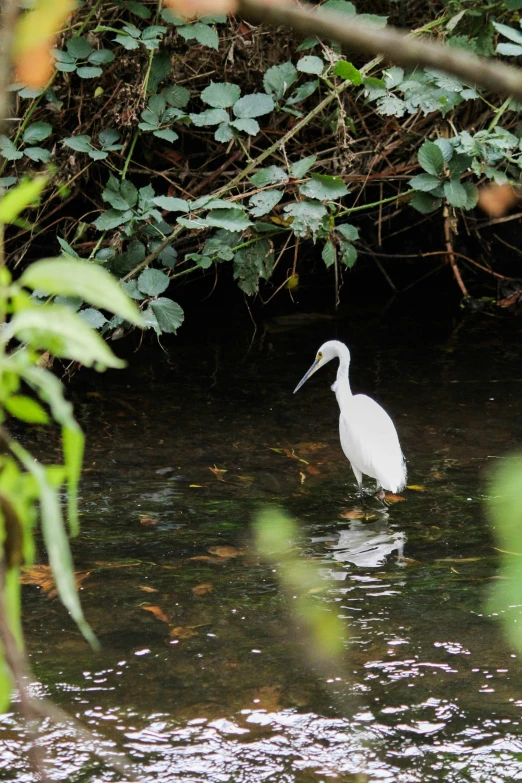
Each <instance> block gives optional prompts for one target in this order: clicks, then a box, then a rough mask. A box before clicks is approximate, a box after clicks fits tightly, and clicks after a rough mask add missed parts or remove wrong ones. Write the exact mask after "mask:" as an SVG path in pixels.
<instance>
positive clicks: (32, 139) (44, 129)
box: [22, 122, 53, 144]
mask: <svg viewBox="0 0 522 783" xmlns="http://www.w3.org/2000/svg"><path fill="white" fill-rule="evenodd" d="M52 132H53V129H52V126H51V125H49V123H48V122H33V123H32V124H31V125H29V126H28V127H27V128H26V129H25V131H24V135H23V137H22V138H23V140H24V142H25V144H38V142H39V141H43V140H44V139H47V138H48V137H49V136H50V135H51V133H52Z"/></svg>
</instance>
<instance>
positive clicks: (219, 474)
mask: <svg viewBox="0 0 522 783" xmlns="http://www.w3.org/2000/svg"><path fill="white" fill-rule="evenodd" d="M209 470H210V471H211V472H212V473H213V474H214V476H215V477H216V478H217V480H218V481H224V480H225V479H224V478H223V473H227V471H226V470H224V469H222V468H216V466H215V465H214V467H213V468H209Z"/></svg>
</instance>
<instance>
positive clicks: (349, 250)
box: [341, 242, 357, 269]
mask: <svg viewBox="0 0 522 783" xmlns="http://www.w3.org/2000/svg"><path fill="white" fill-rule="evenodd" d="M341 261H342V262H343V264H344V265H345V266H347V267H348V269H351V268H352V266H353V265H354V264H355V262H356V261H357V249H356V248H355V247H354V246H353V245H352V243H351V242H341Z"/></svg>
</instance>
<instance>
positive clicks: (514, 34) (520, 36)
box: [493, 22, 522, 44]
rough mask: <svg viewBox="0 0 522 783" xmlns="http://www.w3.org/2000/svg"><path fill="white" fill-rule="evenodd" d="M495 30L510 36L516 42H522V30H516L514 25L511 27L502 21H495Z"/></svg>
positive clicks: (507, 36)
mask: <svg viewBox="0 0 522 783" xmlns="http://www.w3.org/2000/svg"><path fill="white" fill-rule="evenodd" d="M493 27H494V28H495V30H498V32H499V33H500V34H501V35H503V36H505V37H506V38H509V40H510V41H514V42H515V43H516V44H522V32H521V31H520V30H515V29H514V28H513V27H509V26H508V25H507V24H500V22H493Z"/></svg>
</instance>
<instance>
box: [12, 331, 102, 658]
mask: <svg viewBox="0 0 522 783" xmlns="http://www.w3.org/2000/svg"><path fill="white" fill-rule="evenodd" d="M100 339H101V338H100ZM11 448H12V451H13V453H14V454H15V455H16V457H18V459H19V460H20V462H21V463H22V465H23V466H24V468H25V469H26V470H27V471H28V473H30V474H31V475H32V476H34V478H35V480H36V483H37V486H38V497H39V501H40V514H41V520H42V533H43V538H44V543H45V548H46V550H47V554H48V557H49V563H50V565H51V568H52V571H53V576H54V580H55V583H56V588H57V590H58V593H59V595H60V598H61V600H62V602H63V604H64V606H65V607H66V609H67V610H68V611H69V613H70V615H71V617H72V618H73V620H74V621H75V622H76V624H77V625H78V628H79V629H80V631H81V632H82V634H83V635H84V637H85V639H86V640H87V641H88V642H89V643H90V644H91V645H92V646H93V647H94V648H95V649H98V648H99V644H98V641H97V639H96V637H95V636H94V634H93V632H92V631H91V629H90V627H89V625H88V623H87V621H86V620H85V617H84V616H83V612H82V608H81V605H80V601H79V598H78V593H77V591H76V583H75V580H74V568H73V562H72V558H71V550H70V549H69V542H68V540H67V535H66V532H65V527H64V524H63V517H62V511H61V508H60V498H59V495H58V490H57V489H56V488H55V487H53V486H52V484H51V483H50V482H49V480H48V478H47V474H46V471H45V468H44V467H43V466H42V465H41V464H40V463H39V462H38V461H36V460H35V459H34V458H33V457H32V456H31V454H29V453H28V452H27V451H26V450H25V449H24V448H22V446H20V445H19V444H18V443H16V442H14V443H13V445H12V447H11Z"/></svg>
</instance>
